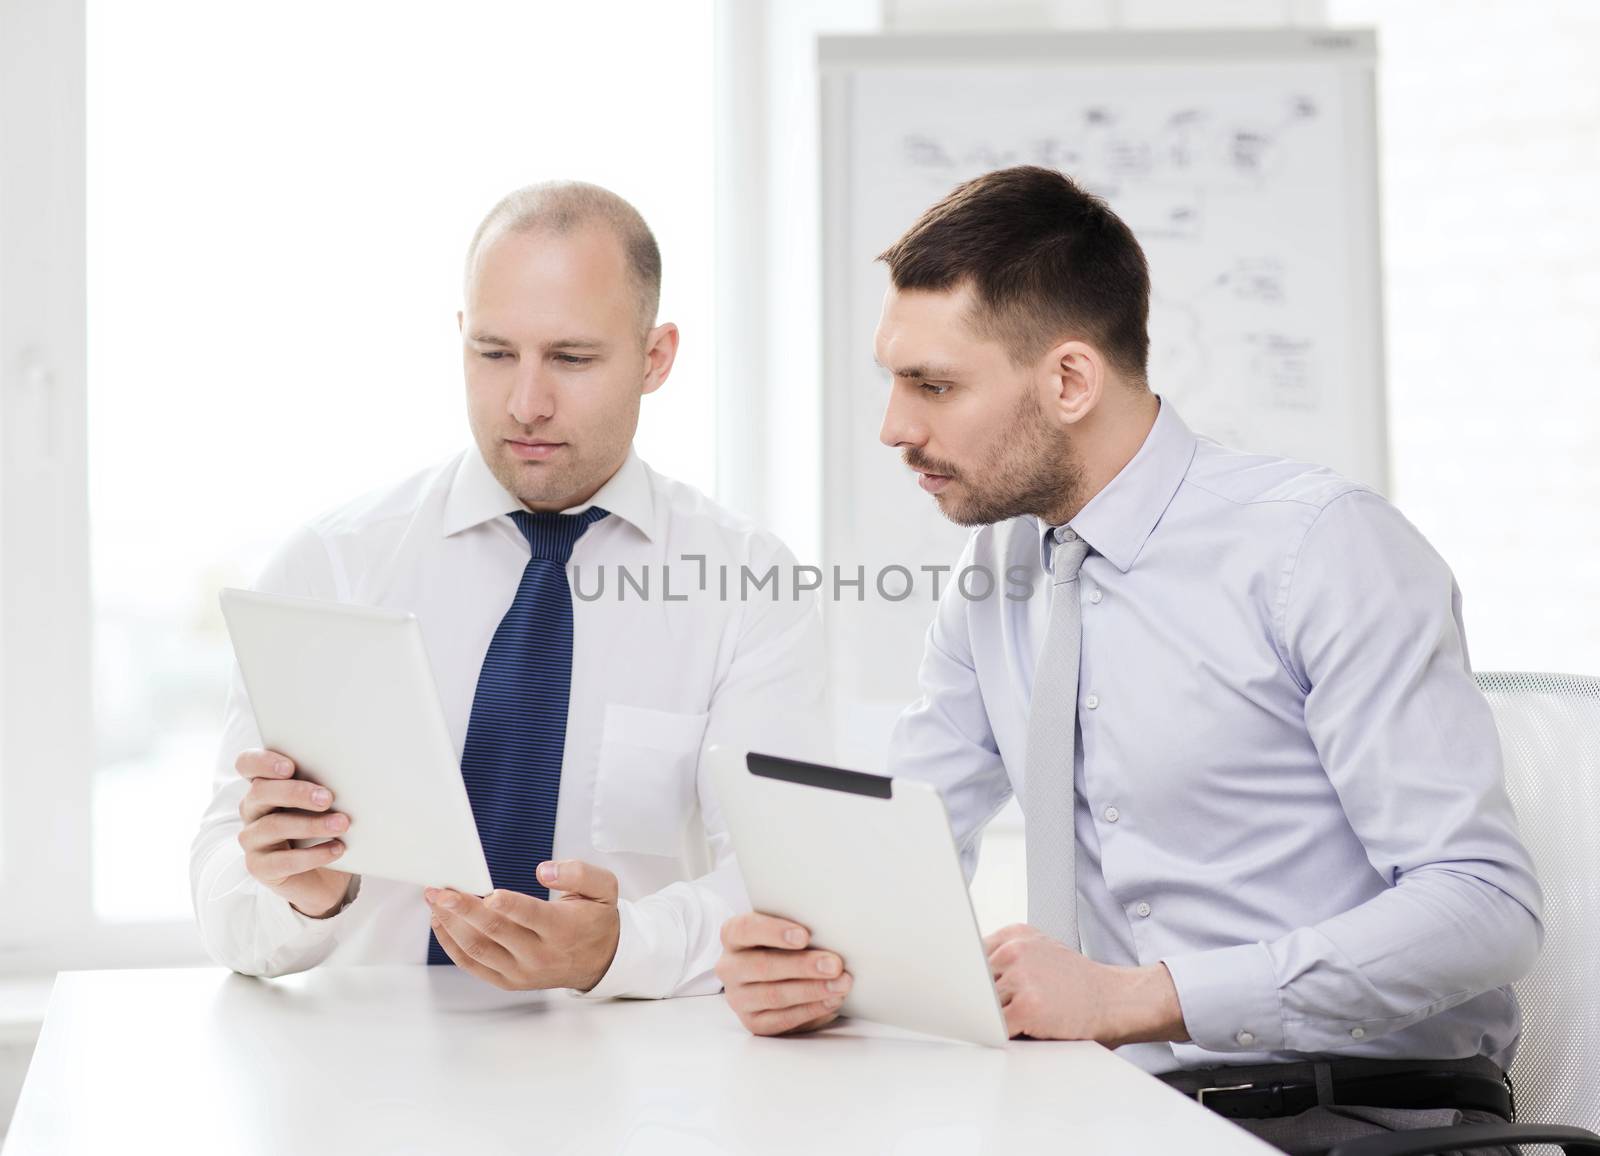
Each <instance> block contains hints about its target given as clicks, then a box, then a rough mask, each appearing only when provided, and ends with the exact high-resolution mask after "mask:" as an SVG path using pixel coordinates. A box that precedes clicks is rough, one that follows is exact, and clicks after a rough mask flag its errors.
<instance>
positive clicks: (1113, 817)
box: [1105, 807, 1122, 823]
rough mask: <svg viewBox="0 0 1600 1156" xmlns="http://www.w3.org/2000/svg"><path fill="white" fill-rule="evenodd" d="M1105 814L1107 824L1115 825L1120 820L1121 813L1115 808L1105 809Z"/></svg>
mask: <svg viewBox="0 0 1600 1156" xmlns="http://www.w3.org/2000/svg"><path fill="white" fill-rule="evenodd" d="M1105 813H1106V822H1108V823H1115V822H1116V821H1117V820H1118V819H1120V818H1122V812H1121V811H1119V810H1117V809H1116V808H1115V807H1107V808H1106V812H1105Z"/></svg>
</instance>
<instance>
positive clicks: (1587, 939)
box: [1477, 673, 1600, 1129]
mask: <svg viewBox="0 0 1600 1156" xmlns="http://www.w3.org/2000/svg"><path fill="white" fill-rule="evenodd" d="M1477 679H1478V686H1479V687H1480V688H1481V689H1482V690H1483V693H1484V695H1485V696H1486V697H1487V698H1488V700H1489V705H1490V706H1491V707H1493V709H1494V716H1495V723H1496V724H1497V725H1498V727H1499V730H1500V744H1501V747H1502V748H1503V750H1504V752H1505V768H1506V790H1507V792H1508V793H1509V794H1510V795H1511V802H1512V804H1513V805H1514V806H1515V807H1516V809H1517V820H1518V823H1519V825H1520V826H1521V829H1522V838H1523V840H1524V842H1525V843H1526V844H1527V847H1528V851H1529V853H1530V854H1532V856H1533V859H1534V863H1535V864H1536V865H1537V867H1538V871H1539V882H1540V884H1541V885H1542V886H1543V888H1544V896H1545V905H1544V926H1545V940H1544V950H1543V952H1542V953H1541V954H1540V956H1539V961H1538V963H1536V964H1535V965H1534V968H1533V971H1532V972H1530V973H1529V974H1528V976H1527V978H1526V979H1524V980H1523V981H1522V982H1521V983H1519V984H1517V985H1516V990H1517V999H1518V1002H1519V1003H1520V1004H1521V1006H1522V1018H1523V1027H1522V1043H1521V1045H1520V1046H1519V1048H1518V1051H1517V1057H1516V1059H1515V1061H1513V1063H1512V1066H1511V1078H1512V1081H1513V1082H1514V1083H1515V1085H1516V1089H1517V1115H1518V1119H1520V1120H1522V1121H1525V1122H1527V1123H1532V1124H1569V1125H1576V1126H1579V1127H1583V1128H1591V1129H1600V679H1597V678H1584V677H1580V676H1577V675H1564V674H1522V673H1484V674H1479V675H1478V676H1477Z"/></svg>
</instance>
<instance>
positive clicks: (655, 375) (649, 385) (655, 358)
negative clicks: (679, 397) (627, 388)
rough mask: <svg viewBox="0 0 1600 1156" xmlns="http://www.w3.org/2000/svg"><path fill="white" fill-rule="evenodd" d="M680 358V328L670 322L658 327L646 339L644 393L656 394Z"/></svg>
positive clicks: (646, 335)
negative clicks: (673, 364)
mask: <svg viewBox="0 0 1600 1156" xmlns="http://www.w3.org/2000/svg"><path fill="white" fill-rule="evenodd" d="M677 357H678V327H677V326H676V325H674V324H673V323H672V322H670V321H668V322H665V323H663V324H661V325H657V326H656V327H655V328H654V329H652V330H651V331H650V332H649V333H647V334H645V338H644V388H643V390H641V392H642V393H654V392H655V391H656V390H658V389H660V388H661V386H662V385H663V384H664V383H665V382H666V380H667V374H669V373H671V372H672V363H673V362H674V361H675V360H677Z"/></svg>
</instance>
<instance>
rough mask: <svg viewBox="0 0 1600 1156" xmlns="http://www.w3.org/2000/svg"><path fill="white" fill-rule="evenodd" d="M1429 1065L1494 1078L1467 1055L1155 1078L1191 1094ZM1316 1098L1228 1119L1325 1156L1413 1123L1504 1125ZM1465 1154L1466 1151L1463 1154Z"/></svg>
mask: <svg viewBox="0 0 1600 1156" xmlns="http://www.w3.org/2000/svg"><path fill="white" fill-rule="evenodd" d="M1423 1063H1425V1064H1426V1066H1428V1067H1429V1068H1439V1069H1446V1070H1449V1071H1458V1072H1466V1073H1469V1074H1471V1075H1475V1076H1487V1077H1489V1078H1490V1079H1492V1080H1495V1081H1499V1080H1500V1078H1501V1071H1500V1067H1499V1065H1497V1064H1496V1063H1494V1061H1492V1060H1490V1059H1488V1058H1487V1057H1485V1056H1477V1057H1474V1058H1472V1059H1468V1060H1428V1061H1416V1060H1353V1059H1351V1060H1331V1061H1330V1062H1326V1063H1313V1062H1311V1061H1307V1062H1305V1063H1300V1064H1264V1065H1260V1066H1250V1067H1243V1066H1241V1067H1221V1068H1191V1069H1188V1070H1186V1071H1181V1072H1167V1073H1166V1074H1164V1075H1162V1076H1161V1077H1160V1079H1161V1080H1162V1081H1164V1082H1165V1083H1167V1084H1170V1085H1171V1086H1172V1087H1174V1088H1177V1089H1178V1090H1179V1091H1180V1092H1185V1093H1187V1094H1189V1095H1193V1094H1194V1092H1195V1091H1197V1090H1198V1089H1200V1088H1207V1087H1213V1086H1217V1085H1227V1084H1251V1083H1270V1082H1271V1081H1273V1080H1285V1081H1288V1080H1294V1081H1304V1082H1306V1083H1317V1082H1319V1081H1318V1079H1317V1075H1318V1073H1317V1072H1316V1069H1317V1068H1322V1069H1323V1073H1322V1075H1323V1080H1322V1081H1321V1082H1323V1083H1326V1081H1327V1076H1328V1074H1329V1072H1330V1069H1332V1070H1337V1071H1338V1072H1339V1073H1340V1074H1341V1075H1350V1076H1356V1075H1360V1076H1368V1075H1373V1076H1377V1075H1382V1074H1383V1073H1384V1072H1385V1071H1394V1072H1400V1071H1404V1070H1406V1069H1412V1070H1414V1069H1416V1068H1417V1067H1419V1066H1421V1064H1423ZM1319 1098H1320V1099H1321V1101H1322V1102H1321V1103H1319V1104H1318V1105H1317V1106H1316V1107H1315V1108H1308V1109H1306V1110H1305V1111H1304V1112H1301V1113H1300V1114H1299V1115H1297V1116H1275V1117H1271V1118H1268V1119H1265V1120H1230V1121H1229V1123H1232V1124H1235V1125H1237V1126H1238V1127H1240V1128H1243V1129H1244V1130H1245V1131H1247V1132H1251V1133H1254V1134H1255V1135H1257V1136H1259V1137H1261V1138H1262V1139H1263V1140H1265V1141H1266V1142H1267V1143H1269V1144H1271V1145H1272V1146H1273V1147H1275V1148H1277V1149H1279V1150H1280V1151H1282V1152H1287V1153H1290V1154H1291V1156H1325V1153H1326V1152H1327V1151H1328V1149H1329V1148H1332V1147H1333V1146H1334V1145H1335V1144H1338V1143H1341V1142H1342V1141H1345V1140H1354V1139H1357V1138H1359V1137H1362V1136H1373V1135H1378V1134H1380V1133H1384V1132H1410V1131H1415V1130H1416V1129H1419V1128H1448V1127H1452V1126H1454V1125H1457V1124H1504V1123H1506V1119H1505V1117H1503V1116H1497V1115H1495V1114H1494V1113H1492V1112H1478V1111H1471V1110H1466V1111H1463V1110H1459V1109H1456V1108H1365V1107H1360V1106H1358V1105H1347V1104H1336V1103H1334V1102H1333V1101H1332V1098H1331V1096H1329V1095H1327V1094H1326V1093H1324V1094H1323V1095H1322V1096H1321V1097H1319ZM1463 1156H1466V1154H1463ZM1470 1156H1517V1153H1516V1150H1515V1149H1512V1148H1474V1149H1472V1150H1471V1153H1470Z"/></svg>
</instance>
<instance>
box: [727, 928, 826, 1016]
mask: <svg viewBox="0 0 1600 1156" xmlns="http://www.w3.org/2000/svg"><path fill="white" fill-rule="evenodd" d="M810 940H811V932H810V931H809V930H807V929H806V928H804V927H802V926H800V924H798V923H794V922H792V921H790V920H787V919H779V918H778V917H777V916H776V915H763V914H761V913H760V912H751V913H749V914H745V915H737V916H735V917H734V918H732V919H730V920H728V922H727V923H725V924H723V925H722V949H723V951H722V959H721V960H719V961H718V963H717V978H718V979H720V980H721V981H722V986H723V988H724V989H725V990H726V991H727V994H728V1006H729V1007H731V1008H733V1010H734V1012H735V1013H736V1014H737V1015H738V1017H739V1022H740V1023H742V1024H744V1026H745V1027H747V1028H749V1029H750V1031H752V1032H753V1033H755V1034H756V1035H758V1036H781V1035H783V1034H785V1033H786V1032H802V1031H806V1032H808V1031H814V1030H815V1029H817V1028H820V1027H823V1026H824V1025H826V1024H829V1023H832V1022H833V1020H834V1019H835V1018H837V1017H838V1014H839V1007H840V1005H841V1004H843V1003H844V997H845V996H846V995H848V994H849V992H850V984H851V977H850V973H849V972H848V971H845V970H844V961H843V960H842V959H840V958H839V957H838V956H837V955H835V954H834V953H833V952H831V951H818V950H815V949H808V948H807V947H806V944H808V943H809V942H810Z"/></svg>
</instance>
